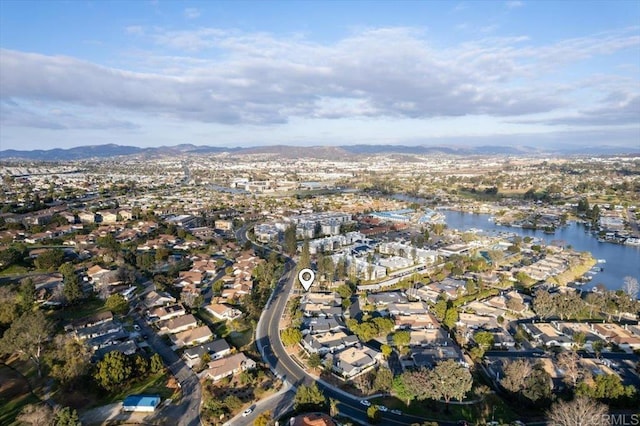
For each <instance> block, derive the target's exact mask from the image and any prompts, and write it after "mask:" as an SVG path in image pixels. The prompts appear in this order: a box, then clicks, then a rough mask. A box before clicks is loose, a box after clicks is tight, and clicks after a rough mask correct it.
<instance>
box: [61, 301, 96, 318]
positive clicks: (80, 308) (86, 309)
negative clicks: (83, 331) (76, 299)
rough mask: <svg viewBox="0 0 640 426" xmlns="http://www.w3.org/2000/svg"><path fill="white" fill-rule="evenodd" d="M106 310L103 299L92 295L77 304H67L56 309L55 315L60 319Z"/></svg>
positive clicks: (84, 315)
mask: <svg viewBox="0 0 640 426" xmlns="http://www.w3.org/2000/svg"><path fill="white" fill-rule="evenodd" d="M106 310H107V308H106V307H105V306H104V300H101V299H98V298H97V297H92V298H90V299H88V300H84V301H82V303H80V304H78V305H75V306H69V307H67V308H64V309H61V310H59V311H56V316H57V317H58V318H60V319H64V320H72V319H77V318H83V317H87V316H89V315H94V314H97V313H100V312H104V311H106Z"/></svg>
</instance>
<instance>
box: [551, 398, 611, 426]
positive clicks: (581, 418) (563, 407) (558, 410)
mask: <svg viewBox="0 0 640 426" xmlns="http://www.w3.org/2000/svg"><path fill="white" fill-rule="evenodd" d="M608 411H609V410H608V408H607V406H606V405H604V404H602V403H600V402H598V401H596V400H594V399H591V398H587V397H584V396H581V397H578V398H576V399H574V400H573V401H570V402H566V401H559V402H556V403H555V404H553V405H552V406H551V409H550V410H549V411H548V412H547V416H548V418H549V423H550V424H552V425H556V426H575V425H581V426H607V425H609V417H608V416H607V413H608Z"/></svg>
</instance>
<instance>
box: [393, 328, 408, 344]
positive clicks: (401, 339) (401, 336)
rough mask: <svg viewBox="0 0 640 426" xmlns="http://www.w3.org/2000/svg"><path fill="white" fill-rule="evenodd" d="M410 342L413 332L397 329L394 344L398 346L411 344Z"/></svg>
mask: <svg viewBox="0 0 640 426" xmlns="http://www.w3.org/2000/svg"><path fill="white" fill-rule="evenodd" d="M410 342H411V333H409V332H408V331H404V330H403V331H396V332H395V333H394V334H393V344H394V345H395V346H396V347H398V348H402V347H405V346H409V343H410Z"/></svg>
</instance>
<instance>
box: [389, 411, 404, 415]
mask: <svg viewBox="0 0 640 426" xmlns="http://www.w3.org/2000/svg"><path fill="white" fill-rule="evenodd" d="M391 412H392V413H393V414H395V415H396V416H401V415H402V411H400V410H391Z"/></svg>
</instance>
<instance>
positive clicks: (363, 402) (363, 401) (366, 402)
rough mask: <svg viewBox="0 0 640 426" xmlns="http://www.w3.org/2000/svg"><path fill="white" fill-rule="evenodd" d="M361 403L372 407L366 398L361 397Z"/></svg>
mask: <svg viewBox="0 0 640 426" xmlns="http://www.w3.org/2000/svg"><path fill="white" fill-rule="evenodd" d="M360 404H362V405H364V406H365V407H371V403H370V402H369V401H368V400H366V399H361V400H360Z"/></svg>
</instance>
